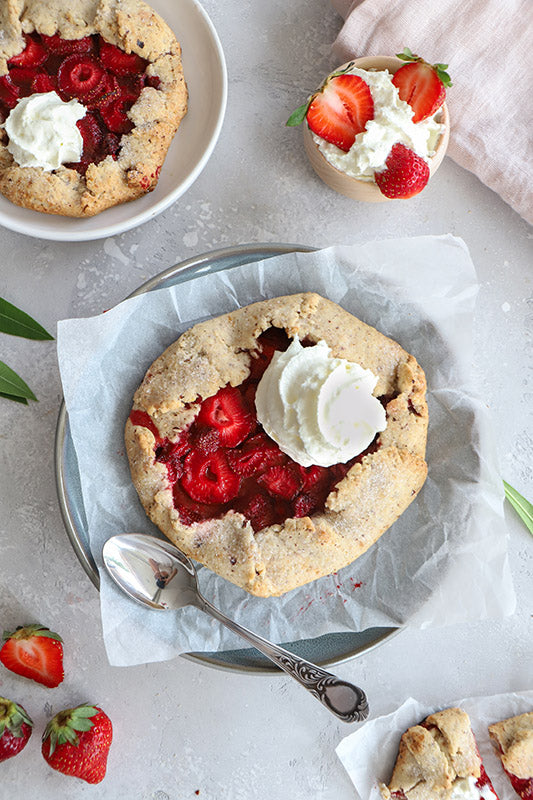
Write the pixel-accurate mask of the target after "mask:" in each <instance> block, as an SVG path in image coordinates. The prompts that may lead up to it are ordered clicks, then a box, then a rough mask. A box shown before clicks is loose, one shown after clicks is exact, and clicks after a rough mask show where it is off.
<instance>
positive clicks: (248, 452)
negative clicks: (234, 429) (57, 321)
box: [228, 433, 288, 478]
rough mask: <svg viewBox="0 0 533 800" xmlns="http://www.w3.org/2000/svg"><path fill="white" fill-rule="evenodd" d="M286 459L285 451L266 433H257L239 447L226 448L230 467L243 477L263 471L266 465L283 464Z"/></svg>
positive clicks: (266, 467)
mask: <svg viewBox="0 0 533 800" xmlns="http://www.w3.org/2000/svg"><path fill="white" fill-rule="evenodd" d="M287 460H288V459H287V456H286V455H285V453H282V452H281V450H280V449H279V447H278V445H277V444H276V442H274V441H273V440H272V439H270V438H269V437H268V436H267V435H266V433H258V434H256V435H255V436H252V437H251V438H250V439H247V440H246V441H245V442H244V444H242V445H241V446H240V447H238V448H235V449H232V450H228V461H229V463H230V466H231V468H232V469H233V471H234V472H236V473H237V474H238V475H241V476H242V477H243V478H249V477H251V476H252V475H256V474H258V473H260V472H264V471H265V469H268V467H274V466H276V465H279V464H285V463H286V462H287Z"/></svg>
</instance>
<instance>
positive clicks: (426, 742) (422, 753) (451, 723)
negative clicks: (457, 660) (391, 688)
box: [380, 708, 483, 800]
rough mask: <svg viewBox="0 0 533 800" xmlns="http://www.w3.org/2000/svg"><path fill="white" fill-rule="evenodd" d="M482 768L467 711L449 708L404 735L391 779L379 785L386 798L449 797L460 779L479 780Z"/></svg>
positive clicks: (444, 799) (428, 799)
mask: <svg viewBox="0 0 533 800" xmlns="http://www.w3.org/2000/svg"><path fill="white" fill-rule="evenodd" d="M482 769H483V768H482V763H481V758H480V756H479V753H478V750H477V746H476V742H475V739H474V734H473V733H472V729H471V726H470V719H469V717H468V714H467V713H466V712H465V711H463V710H462V709H461V708H446V709H444V710H443V711H438V712H437V713H436V714H431V715H430V716H429V717H427V718H426V719H425V720H424V722H423V723H422V724H420V725H414V726H413V727H412V728H409V729H408V730H407V731H406V732H405V733H404V734H403V735H402V738H401V740H400V746H399V750H398V758H397V760H396V764H395V766H394V771H393V773H392V778H391V781H390V783H389V785H388V786H384V785H381V786H380V789H381V794H382V796H383V797H384V798H385V799H386V800H390V798H401V799H402V800H449V798H451V797H452V794H453V791H454V788H456V787H457V782H458V781H460V780H461V779H465V778H469V777H472V778H475V779H476V780H478V779H479V778H480V777H481V775H482Z"/></svg>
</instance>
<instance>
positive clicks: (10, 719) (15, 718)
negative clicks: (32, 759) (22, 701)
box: [0, 697, 33, 761]
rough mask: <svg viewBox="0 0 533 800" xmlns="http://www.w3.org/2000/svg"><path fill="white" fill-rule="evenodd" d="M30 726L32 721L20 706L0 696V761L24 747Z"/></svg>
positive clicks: (29, 734) (30, 730)
mask: <svg viewBox="0 0 533 800" xmlns="http://www.w3.org/2000/svg"><path fill="white" fill-rule="evenodd" d="M32 727H33V722H32V721H31V719H30V717H29V716H28V714H27V712H26V710H25V709H24V708H23V707H22V706H19V705H18V703H14V702H13V700H8V699H7V697H0V761H7V759H8V758H13V756H16V755H17V754H18V753H20V751H21V750H23V749H24V748H25V747H26V745H27V744H28V740H29V738H30V736H31V734H32Z"/></svg>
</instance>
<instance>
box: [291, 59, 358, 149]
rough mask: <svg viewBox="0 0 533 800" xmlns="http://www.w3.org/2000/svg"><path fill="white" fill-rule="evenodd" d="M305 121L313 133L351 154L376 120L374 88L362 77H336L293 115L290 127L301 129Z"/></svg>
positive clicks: (324, 84) (346, 75) (336, 75)
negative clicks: (358, 137)
mask: <svg viewBox="0 0 533 800" xmlns="http://www.w3.org/2000/svg"><path fill="white" fill-rule="evenodd" d="M304 117H305V118H306V119H307V124H308V125H309V127H310V128H311V130H312V131H313V133H316V135H317V136H320V137H321V138H322V139H325V140H326V142H330V143H331V144H334V145H336V146H337V147H339V148H340V149H341V150H344V151H346V152H347V151H348V150H349V149H350V147H351V146H352V145H353V143H354V141H355V137H356V136H357V134H358V133H362V132H363V131H364V130H365V128H366V125H367V123H368V122H369V121H370V120H371V119H373V118H374V100H373V99H372V93H371V91H370V87H369V86H368V84H367V83H366V82H365V81H364V80H363V79H362V78H360V77H359V75H350V74H347V73H345V72H341V73H334V74H333V75H330V76H329V77H328V78H326V80H325V81H324V83H323V84H322V86H321V87H320V89H319V90H318V92H317V93H316V94H314V95H313V96H312V97H311V100H310V102H309V103H308V104H305V103H304V105H303V106H300V108H297V109H296V111H294V112H293V113H292V114H291V116H290V117H289V119H288V120H287V125H289V126H294V125H299V124H300V123H301V122H303V120H304Z"/></svg>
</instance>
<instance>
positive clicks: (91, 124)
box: [76, 111, 104, 161]
mask: <svg viewBox="0 0 533 800" xmlns="http://www.w3.org/2000/svg"><path fill="white" fill-rule="evenodd" d="M76 125H77V126H78V130H79V131H80V133H81V138H82V139H83V156H84V157H85V158H88V159H89V160H90V161H97V160H98V158H99V157H100V156H101V155H102V144H103V141H104V134H103V132H102V130H101V128H100V125H99V124H98V120H97V118H96V117H95V115H94V114H92V113H91V112H90V111H88V112H87V113H86V114H85V116H84V117H82V118H81V119H79V120H78V121H77V122H76Z"/></svg>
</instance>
